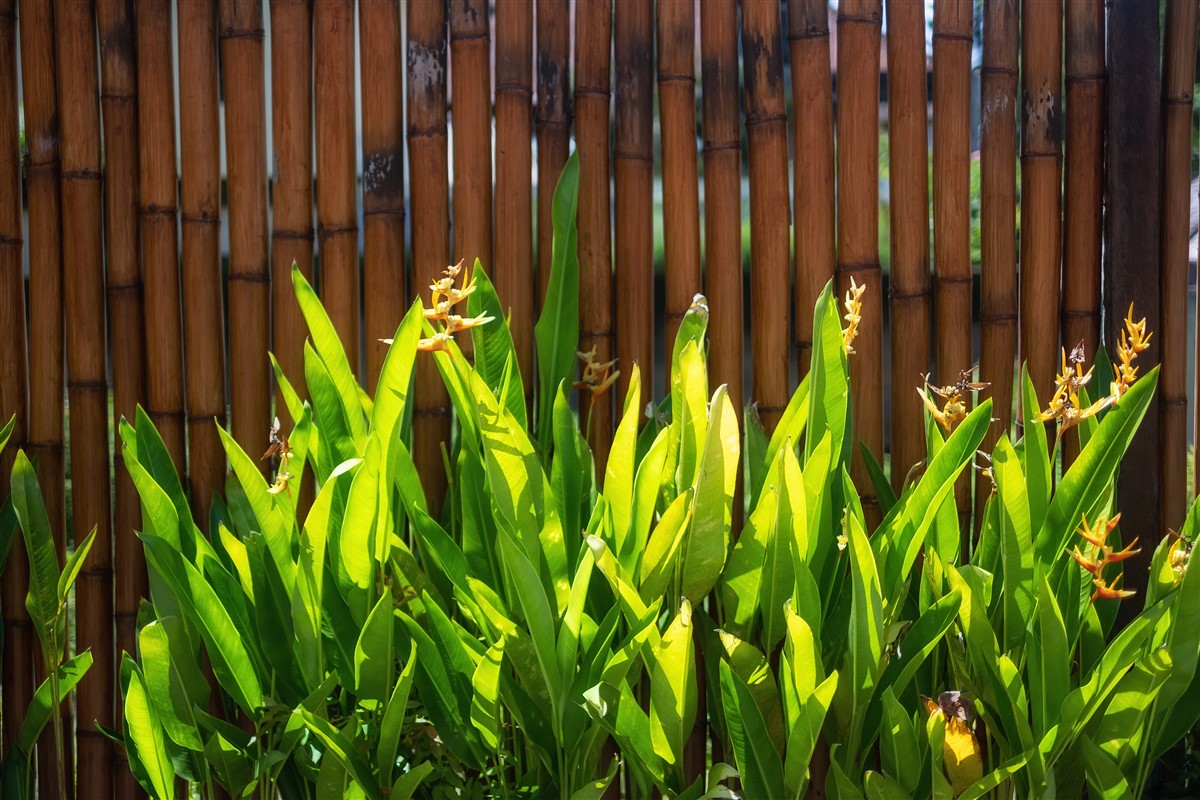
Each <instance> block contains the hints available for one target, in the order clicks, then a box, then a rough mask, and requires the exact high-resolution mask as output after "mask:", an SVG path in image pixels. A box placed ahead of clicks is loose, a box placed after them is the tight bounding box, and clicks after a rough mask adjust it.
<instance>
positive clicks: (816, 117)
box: [788, 0, 924, 377]
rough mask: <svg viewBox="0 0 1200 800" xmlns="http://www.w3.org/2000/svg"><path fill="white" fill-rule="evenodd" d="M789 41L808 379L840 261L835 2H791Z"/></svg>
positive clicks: (799, 288) (800, 316) (798, 327)
mask: <svg viewBox="0 0 1200 800" xmlns="http://www.w3.org/2000/svg"><path fill="white" fill-rule="evenodd" d="M922 37H924V34H922ZM788 42H789V44H790V46H791V56H792V107H793V108H794V109H796V113H795V114H793V115H792V136H793V137H794V139H795V158H794V159H793V162H792V165H793V173H792V174H793V182H794V183H795V193H796V209H795V217H794V219H795V226H796V228H795V236H796V242H795V248H794V252H795V262H796V292H795V307H794V309H793V314H794V316H795V329H794V335H795V341H796V351H797V357H798V359H799V366H800V376H801V377H803V376H804V375H805V373H807V372H808V364H809V361H810V360H811V358H812V327H813V307H814V306H815V305H816V303H817V296H818V295H820V294H821V290H822V289H824V288H825V284H827V283H829V280H830V279H831V278H832V277H833V270H834V265H835V264H836V263H837V248H836V245H835V243H834V242H835V240H834V228H835V225H834V191H833V187H834V180H833V79H832V76H831V75H830V57H829V4H828V2H826V0H788ZM923 68H924V65H923V64H922V69H923ZM922 80H924V73H923V72H922ZM923 85H924V84H922V86H923ZM893 144H894V142H893ZM893 179H894V176H893ZM893 208H895V206H893Z"/></svg>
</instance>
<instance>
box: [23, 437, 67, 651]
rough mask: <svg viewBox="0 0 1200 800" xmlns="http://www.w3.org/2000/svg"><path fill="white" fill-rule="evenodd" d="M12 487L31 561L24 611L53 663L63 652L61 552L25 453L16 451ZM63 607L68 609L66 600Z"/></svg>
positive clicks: (31, 465)
mask: <svg viewBox="0 0 1200 800" xmlns="http://www.w3.org/2000/svg"><path fill="white" fill-rule="evenodd" d="M11 485H12V499H13V508H14V509H15V510H16V512H17V520H18V521H19V522H20V525H21V531H22V533H23V534H24V536H25V552H26V554H27V556H28V559H29V594H28V596H27V597H26V599H25V608H26V609H28V611H29V618H30V620H31V621H32V622H33V628H34V630H35V631H36V632H37V636H38V639H39V640H40V641H41V643H42V651H43V654H44V657H45V659H46V660H47V661H49V662H52V663H53V662H57V661H58V658H59V655H60V654H61V652H62V646H61V645H60V644H59V638H60V637H59V636H58V633H57V628H58V627H59V622H58V621H59V608H60V600H59V595H58V552H57V551H56V550H55V548H54V538H53V536H52V535H51V533H50V520H49V518H48V517H47V516H46V504H45V502H43V500H42V490H41V488H40V487H39V486H38V481H37V473H36V472H35V471H34V469H33V464H31V463H30V462H29V459H28V458H27V457H26V455H25V451H24V450H18V451H17V456H16V459H15V460H14V462H13V471H12V484H11ZM61 606H62V608H64V609H65V607H66V603H65V601H62V603H61Z"/></svg>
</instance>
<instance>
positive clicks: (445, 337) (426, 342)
mask: <svg viewBox="0 0 1200 800" xmlns="http://www.w3.org/2000/svg"><path fill="white" fill-rule="evenodd" d="M450 339H451V337H450V334H448V333H446V332H445V331H438V332H437V333H435V334H433V336H431V337H430V338H428V339H421V340H420V341H419V342H417V349H418V350H420V351H422V352H425V353H436V352H438V351H439V350H446V349H448V348H447V347H446V345H447V343H448V342H449V341H450Z"/></svg>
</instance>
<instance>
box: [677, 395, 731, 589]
mask: <svg viewBox="0 0 1200 800" xmlns="http://www.w3.org/2000/svg"><path fill="white" fill-rule="evenodd" d="M711 408H712V411H711V414H712V423H711V424H710V425H709V426H708V431H707V436H706V438H705V442H704V453H703V456H702V458H701V461H700V466H699V474H698V475H697V477H696V482H695V487H696V499H695V505H694V510H693V513H692V519H691V524H690V525H689V527H688V532H687V536H686V537H685V539H684V542H683V552H682V554H681V558H680V567H679V568H680V569H681V570H682V576H681V577H682V580H681V592H680V593H681V594H682V595H683V596H685V597H687V598H688V599H689V600H691V601H692V602H693V603H698V602H700V600H701V599H702V598H703V597H704V596H705V595H706V594H708V592H709V590H711V589H712V587H713V586H714V585H715V584H716V582H717V578H719V577H720V576H721V569H722V568H723V567H724V566H725V556H726V554H727V553H728V551H729V530H730V525H731V521H732V518H733V493H734V489H735V487H736V485H737V471H738V456H739V454H740V451H741V433H740V432H739V431H738V422H737V412H735V411H734V409H733V405H732V404H731V403H730V402H729V397H728V395H727V394H726V388H725V387H724V386H721V387H718V389H717V391H716V392H715V393H714V394H713V398H712V406H711ZM681 468H682V467H681Z"/></svg>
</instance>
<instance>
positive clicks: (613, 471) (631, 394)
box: [604, 364, 642, 553]
mask: <svg viewBox="0 0 1200 800" xmlns="http://www.w3.org/2000/svg"><path fill="white" fill-rule="evenodd" d="M641 397H642V378H641V372H640V371H639V370H638V365H637V364H634V365H633V366H632V367H631V368H630V374H629V388H628V389H626V391H625V409H624V411H623V412H622V413H621V422H620V424H619V425H617V431H616V433H614V434H613V441H612V447H610V448H609V451H608V463H607V464H606V465H605V471H604V497H605V499H606V500H608V502H609V507H610V508H611V509H612V515H613V541H614V543H615V545H616V550H617V552H618V553H619V552H621V551H622V544H623V543H624V541H625V537H626V536H627V535H628V533H629V520H630V518H631V517H632V515H633V486H634V484H633V481H634V475H635V470H636V468H637V466H638V464H637V463H636V458H637V452H636V450H637V434H638V420H639V418H640V417H641V411H642V409H641V406H640V403H641Z"/></svg>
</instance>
